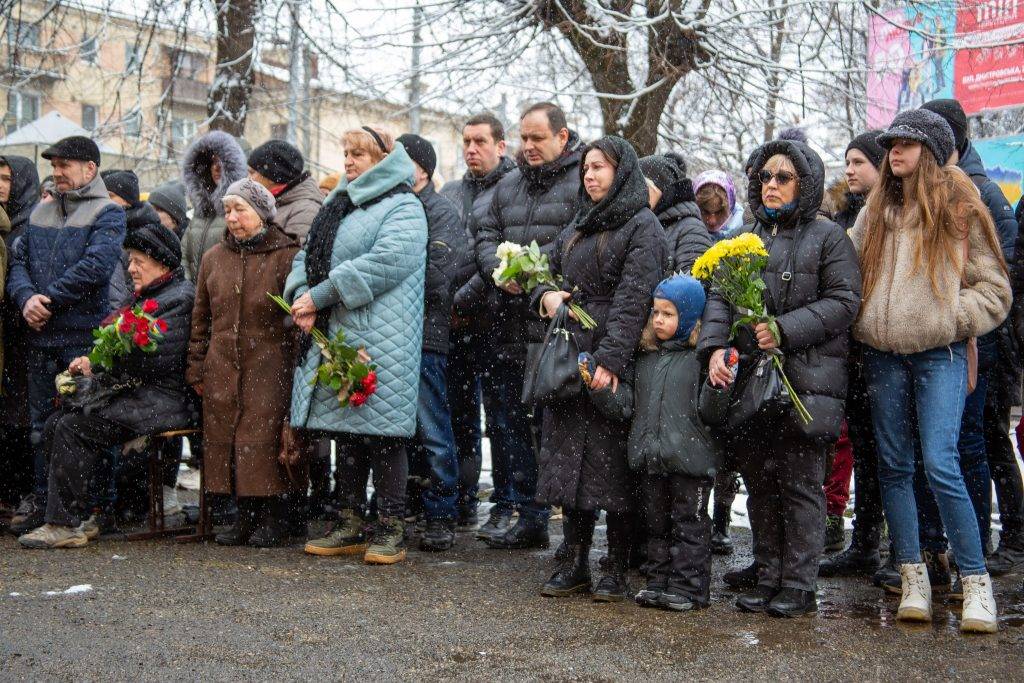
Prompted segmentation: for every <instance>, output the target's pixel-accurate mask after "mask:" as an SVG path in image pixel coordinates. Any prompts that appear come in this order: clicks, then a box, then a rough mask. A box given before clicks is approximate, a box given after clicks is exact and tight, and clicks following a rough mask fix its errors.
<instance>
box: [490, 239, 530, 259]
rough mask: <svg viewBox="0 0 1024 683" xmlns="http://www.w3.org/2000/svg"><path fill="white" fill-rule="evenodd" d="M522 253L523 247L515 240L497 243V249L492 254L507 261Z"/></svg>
mask: <svg viewBox="0 0 1024 683" xmlns="http://www.w3.org/2000/svg"><path fill="white" fill-rule="evenodd" d="M522 253H523V247H522V246H520V245H518V244H516V243H515V242H502V243H501V244H499V245H498V250H497V251H496V252H494V255H495V256H497V257H498V258H499V259H500V260H502V261H508V260H509V259H512V258H515V257H516V256H519V255H520V254H522Z"/></svg>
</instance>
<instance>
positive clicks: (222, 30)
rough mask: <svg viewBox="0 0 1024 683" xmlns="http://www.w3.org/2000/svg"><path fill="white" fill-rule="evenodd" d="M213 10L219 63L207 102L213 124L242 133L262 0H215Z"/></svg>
mask: <svg viewBox="0 0 1024 683" xmlns="http://www.w3.org/2000/svg"><path fill="white" fill-rule="evenodd" d="M214 10H215V12H216V16H217V65H216V69H215V71H214V79H213V85H212V86H211V87H210V95H209V98H208V99H207V105H206V107H207V113H208V114H209V116H210V128H211V129H215V130H223V131H226V132H228V133H231V134H232V135H234V136H235V137H241V136H242V135H243V134H244V133H245V118H246V115H247V114H248V109H249V97H250V96H251V95H252V87H253V82H254V76H255V74H254V72H253V68H252V63H253V54H254V46H255V43H256V22H257V21H259V17H260V12H261V10H262V0H215V4H214Z"/></svg>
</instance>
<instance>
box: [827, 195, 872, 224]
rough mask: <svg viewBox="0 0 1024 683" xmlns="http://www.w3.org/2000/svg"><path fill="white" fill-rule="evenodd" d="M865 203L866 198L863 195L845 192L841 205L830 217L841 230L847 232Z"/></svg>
mask: <svg viewBox="0 0 1024 683" xmlns="http://www.w3.org/2000/svg"><path fill="white" fill-rule="evenodd" d="M866 203H867V197H865V196H864V195H862V194H854V193H852V192H846V193H845V194H843V205H842V206H840V207H839V210H838V211H836V212H835V214H834V215H833V216H832V220H833V221H835V223H836V225H838V226H839V227H840V228H842V229H843V230H847V231H849V229H850V228H852V227H853V224H854V223H855V222H856V220H857V216H858V215H860V210H861V209H863V208H864V204H866Z"/></svg>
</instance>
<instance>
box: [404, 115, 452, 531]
mask: <svg viewBox="0 0 1024 683" xmlns="http://www.w3.org/2000/svg"><path fill="white" fill-rule="evenodd" d="M398 142H401V143H402V145H403V146H404V147H405V151H406V152H408V154H409V157H410V158H411V159H412V161H413V164H414V166H415V167H416V175H415V179H414V182H413V186H412V189H413V191H414V192H415V193H416V195H417V196H418V197H419V198H420V202H422V203H423V209H424V211H425V212H426V214H427V242H428V245H427V276H426V291H425V292H424V311H423V355H422V359H421V360H420V390H419V399H418V404H417V408H416V447H415V448H414V449H413V452H412V454H411V455H412V457H411V458H410V459H411V460H412V461H413V463H415V461H416V460H425V464H426V465H427V466H428V468H429V474H430V485H429V486H428V487H427V489H426V490H425V491H424V492H423V510H424V512H425V516H426V520H427V528H426V530H424V532H423V537H422V538H421V539H420V548H421V549H423V550H436V551H440V550H448V549H449V548H451V547H452V544H453V543H454V542H455V522H456V518H457V510H456V505H455V501H456V497H457V495H458V485H459V461H458V455H457V454H456V452H455V435H454V434H453V433H452V421H451V414H450V413H449V411H448V395H447V393H448V392H447V379H446V365H447V362H448V358H447V354H448V333H449V324H450V321H451V314H452V294H453V293H454V283H455V267H456V265H457V264H458V262H459V259H460V256H461V253H462V251H463V250H464V249H465V245H464V241H463V231H462V219H461V218H460V217H459V212H458V210H457V209H456V208H455V205H454V204H452V203H451V202H450V201H449V200H447V199H445V198H444V197H442V196H441V195H439V194H437V192H435V191H434V185H433V183H432V182H431V177H432V176H433V175H434V168H435V167H436V166H437V154H436V153H435V152H434V148H433V146H432V145H431V144H430V143H429V142H427V141H426V140H424V139H423V138H421V137H420V136H419V135H413V134H410V133H407V134H405V135H402V136H401V137H399V138H398Z"/></svg>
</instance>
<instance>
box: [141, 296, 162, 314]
mask: <svg viewBox="0 0 1024 683" xmlns="http://www.w3.org/2000/svg"><path fill="white" fill-rule="evenodd" d="M159 307H160V305H159V304H158V303H157V302H156V299H146V300H145V301H143V302H142V311H143V312H144V313H149V314H153V313H156V309H158V308H159Z"/></svg>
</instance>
